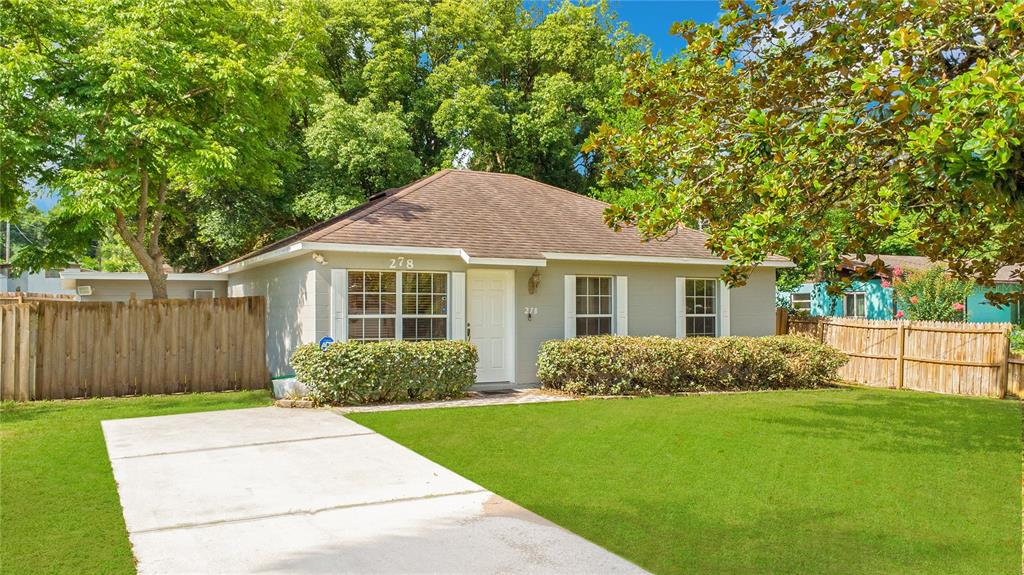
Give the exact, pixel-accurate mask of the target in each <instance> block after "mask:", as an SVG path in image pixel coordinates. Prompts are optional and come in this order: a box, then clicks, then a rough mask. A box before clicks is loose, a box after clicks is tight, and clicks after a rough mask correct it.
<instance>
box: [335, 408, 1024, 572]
mask: <svg viewBox="0 0 1024 575" xmlns="http://www.w3.org/2000/svg"><path fill="white" fill-rule="evenodd" d="M351 417H352V418H353V419H355V420H356V421H358V422H360V423H362V424H365V425H367V426H369V427H371V428H373V429H375V430H377V431H379V432H381V433H384V434H385V435H387V436H389V437H391V438H393V439H395V440H397V441H399V442H401V443H403V444H405V445H407V446H409V447H411V448H412V449H414V450H416V451H418V452H419V453H421V454H423V455H425V456H427V457H429V458H430V459H433V460H434V461H437V462H439V463H441V464H443V465H445V466H447V467H449V468H451V469H453V470H455V471H457V472H459V473H461V474H463V475H465V476H466V477H469V478H470V479H472V480H474V481H476V482H478V483H480V484H482V485H483V486H485V487H487V488H489V489H492V490H493V491H495V492H497V493H498V494H500V495H503V496H505V497H507V498H509V499H512V500H513V501H516V502H518V503H520V504H521V505H523V506H525V507H527V508H529V509H531V510H533V511H535V512H537V513H539V514H540V515H543V516H544V517H547V518H548V519H551V520H553V521H555V522H556V523H558V524H560V525H562V526H564V527H567V528H569V529H571V530H573V531H575V532H576V533H579V534H580V535H583V536H584V537H586V538H588V539H590V540H591V541H594V542H596V543H598V544H599V545H602V546H604V547H606V548H607V549H610V550H612V551H614V552H616V553H618V554H620V555H622V556H623V557H626V558H628V559H630V560H632V561H634V562H636V563H638V564H639V565H641V566H643V567H645V568H647V569H649V570H651V571H653V572H655V573H697V574H704V573H709V574H711V573H714V574H733V573H749V574H763V573H776V574H778V573H801V574H804V573H815V574H828V573H843V574H854V573H872V574H893V573H914V574H927V573H935V574H939V573H941V574H944V575H946V574H953V573H979V574H986V575H993V574H1002V573H1006V574H1012V573H1020V569H1021V557H1020V553H1021V406H1020V403H1018V402H1015V401H996V400H987V399H968V398H956V397H944V396H938V395H930V394H924V393H913V392H898V391H885V390H867V389H840V390H820V391H803V392H773V393H752V394H737V395H717V396H714V395H708V396H691V397H662V398H650V399H632V400H591V401H582V402H573V403H556V404H541V405H522V406H504V407H487V408H468V409H435V410H419V411H396V412H386V413H369V414H359V415H353V416H351Z"/></svg>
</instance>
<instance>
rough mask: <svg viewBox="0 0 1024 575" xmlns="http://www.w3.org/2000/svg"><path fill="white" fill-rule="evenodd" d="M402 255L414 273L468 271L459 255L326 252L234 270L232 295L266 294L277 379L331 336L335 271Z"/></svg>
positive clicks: (271, 365) (371, 266)
mask: <svg viewBox="0 0 1024 575" xmlns="http://www.w3.org/2000/svg"><path fill="white" fill-rule="evenodd" d="M399 256H402V257H412V258H413V261H414V262H415V269H414V270H409V271H421V272H426V271H438V272H452V271H464V270H465V269H466V264H465V262H464V261H463V260H462V259H461V258H458V257H444V256H423V255H412V256H408V255H407V254H394V255H386V254H340V253H333V254H332V253H325V254H323V257H324V259H325V260H326V263H324V264H320V263H317V262H316V261H314V260H313V258H312V255H310V254H303V255H299V256H296V257H294V258H290V259H287V260H283V261H280V262H273V263H270V264H267V265H264V266H260V267H256V268H253V269H251V270H243V271H241V272H238V273H234V274H231V276H230V277H229V279H228V288H227V293H228V296H229V297H242V296H250V295H262V296H265V297H266V298H267V368H268V369H269V370H270V374H271V376H273V377H280V376H285V375H291V374H292V373H294V372H293V370H292V368H291V366H290V365H289V364H288V358H289V357H291V355H292V353H294V352H295V349H296V348H298V347H299V346H300V345H302V344H304V343H312V342H315V341H319V340H320V338H322V337H324V336H327V335H330V334H331V317H330V315H331V270H332V269H342V268H344V269H351V270H387V269H388V267H389V265H390V264H391V261H390V260H391V259H392V258H397V257H399ZM403 269H405V268H403ZM396 271H397V270H396Z"/></svg>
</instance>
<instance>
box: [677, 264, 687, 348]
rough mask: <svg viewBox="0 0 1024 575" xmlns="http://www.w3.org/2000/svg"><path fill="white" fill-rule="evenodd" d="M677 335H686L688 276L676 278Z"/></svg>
mask: <svg viewBox="0 0 1024 575" xmlns="http://www.w3.org/2000/svg"><path fill="white" fill-rule="evenodd" d="M676 337H686V278H676Z"/></svg>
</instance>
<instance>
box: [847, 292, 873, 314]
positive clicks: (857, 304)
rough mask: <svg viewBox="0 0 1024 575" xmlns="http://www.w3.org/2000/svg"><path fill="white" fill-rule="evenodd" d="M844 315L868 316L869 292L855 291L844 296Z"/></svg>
mask: <svg viewBox="0 0 1024 575" xmlns="http://www.w3.org/2000/svg"><path fill="white" fill-rule="evenodd" d="M843 315H844V316H846V317H868V296H867V294H866V293H864V292H862V291H855V292H850V293H848V294H846V295H845V296H843Z"/></svg>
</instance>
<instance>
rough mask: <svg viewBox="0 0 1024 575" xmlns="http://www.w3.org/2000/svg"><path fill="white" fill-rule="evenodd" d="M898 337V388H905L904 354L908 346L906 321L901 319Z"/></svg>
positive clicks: (897, 329)
mask: <svg viewBox="0 0 1024 575" xmlns="http://www.w3.org/2000/svg"><path fill="white" fill-rule="evenodd" d="M896 337H897V338H898V339H899V343H898V347H897V348H896V389H903V354H904V350H905V349H906V347H907V330H906V322H905V321H903V320H899V323H898V324H897V326H896Z"/></svg>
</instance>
